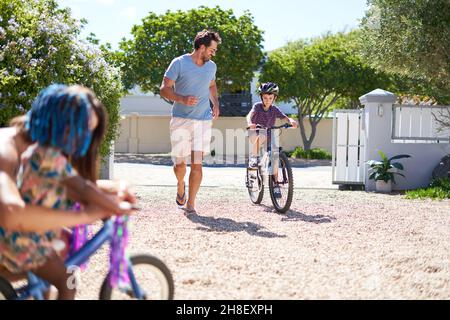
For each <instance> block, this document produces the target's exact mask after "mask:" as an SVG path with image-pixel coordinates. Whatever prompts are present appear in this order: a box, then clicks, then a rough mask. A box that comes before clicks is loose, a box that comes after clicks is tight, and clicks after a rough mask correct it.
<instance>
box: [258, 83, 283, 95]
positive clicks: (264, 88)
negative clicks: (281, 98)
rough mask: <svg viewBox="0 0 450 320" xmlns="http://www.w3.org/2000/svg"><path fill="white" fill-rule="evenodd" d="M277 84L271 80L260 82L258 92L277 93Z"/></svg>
mask: <svg viewBox="0 0 450 320" xmlns="http://www.w3.org/2000/svg"><path fill="white" fill-rule="evenodd" d="M278 90H279V89H278V85H277V84H276V83H273V82H266V83H262V84H261V85H260V86H259V88H258V93H259V94H260V95H261V94H265V93H266V94H271V93H273V94H274V95H276V96H277V95H278Z"/></svg>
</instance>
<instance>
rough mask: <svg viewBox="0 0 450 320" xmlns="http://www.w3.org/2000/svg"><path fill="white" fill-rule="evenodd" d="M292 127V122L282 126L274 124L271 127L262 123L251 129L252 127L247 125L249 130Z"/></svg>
mask: <svg viewBox="0 0 450 320" xmlns="http://www.w3.org/2000/svg"><path fill="white" fill-rule="evenodd" d="M291 127H292V124H290V123H285V124H282V125H281V126H273V127H270V128H268V127H264V126H262V125H259V124H257V125H256V128H255V129H251V128H250V127H247V128H246V129H247V130H258V129H282V128H284V129H287V128H291Z"/></svg>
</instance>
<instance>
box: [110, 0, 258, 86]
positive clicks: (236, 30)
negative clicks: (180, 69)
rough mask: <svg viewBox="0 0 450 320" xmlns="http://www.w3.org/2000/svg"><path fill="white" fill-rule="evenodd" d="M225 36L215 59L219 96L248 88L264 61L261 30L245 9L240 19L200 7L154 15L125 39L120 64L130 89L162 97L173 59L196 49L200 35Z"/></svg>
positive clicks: (223, 12)
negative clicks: (210, 32)
mask: <svg viewBox="0 0 450 320" xmlns="http://www.w3.org/2000/svg"><path fill="white" fill-rule="evenodd" d="M202 29H211V30H214V31H217V32H219V33H220V36H221V38H222V44H221V45H220V46H219V50H218V53H217V55H216V57H215V58H214V61H215V62H216V64H217V78H216V82H217V85H218V88H219V92H223V91H234V90H242V89H248V87H249V83H250V81H251V79H252V77H253V72H254V71H255V70H256V69H257V68H258V66H259V65H260V62H261V60H262V58H263V52H262V49H261V48H262V46H261V42H262V40H263V38H262V33H263V32H262V31H261V30H259V29H258V28H257V27H256V26H255V25H254V24H253V17H252V15H251V14H250V13H249V12H248V11H246V12H245V13H244V14H243V15H242V16H240V17H239V18H237V17H236V16H235V15H234V14H233V11H232V10H222V9H220V7H215V8H208V7H204V6H201V7H199V8H198V9H192V10H189V11H180V10H179V11H176V12H171V11H167V12H166V13H165V14H163V15H157V14H155V13H152V12H150V13H149V15H148V16H147V17H145V18H144V19H143V20H142V24H140V25H135V26H134V27H133V29H132V32H131V33H132V35H133V37H132V39H131V40H126V39H124V40H123V41H122V42H121V44H120V48H121V50H120V51H119V52H118V54H117V57H118V59H119V60H120V61H121V65H122V71H123V81H124V85H125V86H126V87H127V88H129V89H130V88H132V87H133V86H134V85H139V86H140V88H141V89H142V90H143V91H147V92H148V91H149V92H153V93H155V94H159V87H160V85H161V82H162V79H163V75H164V72H165V70H166V69H167V67H168V66H169V64H170V62H171V61H172V59H174V58H175V57H177V56H180V55H182V54H185V53H188V52H192V51H193V40H194V37H195V35H196V34H197V32H199V31H201V30H202Z"/></svg>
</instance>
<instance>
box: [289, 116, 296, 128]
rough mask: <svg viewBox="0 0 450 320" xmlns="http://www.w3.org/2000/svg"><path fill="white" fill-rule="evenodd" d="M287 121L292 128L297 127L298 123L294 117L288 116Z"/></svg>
mask: <svg viewBox="0 0 450 320" xmlns="http://www.w3.org/2000/svg"><path fill="white" fill-rule="evenodd" d="M289 122H290V124H291V125H292V127H293V128H297V127H298V123H297V121H295V120H294V119H292V118H289Z"/></svg>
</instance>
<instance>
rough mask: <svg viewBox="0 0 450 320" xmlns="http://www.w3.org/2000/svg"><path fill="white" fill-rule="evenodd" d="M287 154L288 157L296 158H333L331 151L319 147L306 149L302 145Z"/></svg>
mask: <svg viewBox="0 0 450 320" xmlns="http://www.w3.org/2000/svg"><path fill="white" fill-rule="evenodd" d="M286 154H287V156H288V157H291V158H296V159H316V160H323V159H326V160H331V153H330V152H328V151H327V150H324V149H319V148H314V149H310V150H304V149H303V148H302V147H297V148H295V150H294V151H288V152H286Z"/></svg>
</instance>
